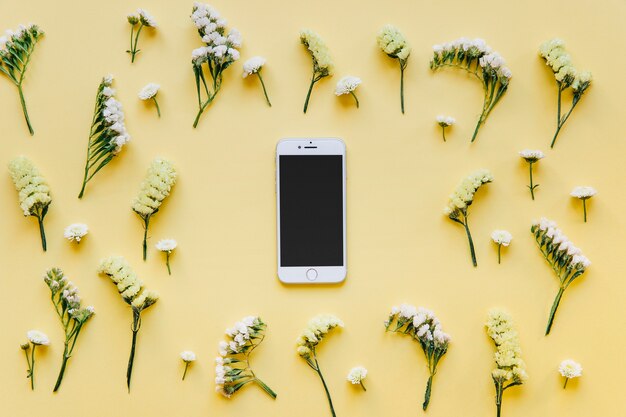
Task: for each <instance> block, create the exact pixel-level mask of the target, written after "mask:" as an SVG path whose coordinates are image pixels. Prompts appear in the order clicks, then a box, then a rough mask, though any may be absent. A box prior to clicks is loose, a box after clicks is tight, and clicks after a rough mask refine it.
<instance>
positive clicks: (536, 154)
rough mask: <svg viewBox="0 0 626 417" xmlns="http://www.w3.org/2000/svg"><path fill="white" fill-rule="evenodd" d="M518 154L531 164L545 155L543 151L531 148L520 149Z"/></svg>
mask: <svg viewBox="0 0 626 417" xmlns="http://www.w3.org/2000/svg"><path fill="white" fill-rule="evenodd" d="M519 156H521V157H522V158H524V159H525V160H526V162H530V163H531V164H533V163H535V162H537V161H538V160H540V159H543V158H544V157H545V155H544V154H543V152H541V151H539V150H531V149H524V150H523V151H520V153H519Z"/></svg>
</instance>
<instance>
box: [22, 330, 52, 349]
mask: <svg viewBox="0 0 626 417" xmlns="http://www.w3.org/2000/svg"><path fill="white" fill-rule="evenodd" d="M26 337H27V338H28V340H30V342H31V343H32V344H33V345H37V346H40V345H44V346H48V345H49V344H50V339H48V336H46V334H45V333H43V332H40V331H39V330H29V331H28V332H26Z"/></svg>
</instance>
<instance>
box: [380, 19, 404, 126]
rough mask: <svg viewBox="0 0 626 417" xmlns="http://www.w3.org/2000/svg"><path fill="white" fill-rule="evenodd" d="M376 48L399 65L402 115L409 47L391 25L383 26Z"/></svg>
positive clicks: (398, 31) (398, 30)
mask: <svg viewBox="0 0 626 417" xmlns="http://www.w3.org/2000/svg"><path fill="white" fill-rule="evenodd" d="M377 41H378V46H379V47H380V49H381V50H382V51H383V52H384V53H386V54H387V56H388V57H389V58H393V59H397V60H398V63H399V64H400V110H401V111H402V114H404V70H405V69H406V66H407V64H408V62H409V56H410V55H411V46H410V45H409V43H408V42H407V40H406V38H405V37H404V35H403V34H402V32H400V29H398V28H397V27H395V26H393V25H385V26H383V28H382V29H381V31H380V33H379V34H378V38H377Z"/></svg>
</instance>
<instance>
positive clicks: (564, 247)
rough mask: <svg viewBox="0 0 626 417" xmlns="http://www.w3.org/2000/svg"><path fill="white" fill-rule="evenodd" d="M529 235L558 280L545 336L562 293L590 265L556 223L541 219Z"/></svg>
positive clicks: (552, 321)
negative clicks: (532, 237)
mask: <svg viewBox="0 0 626 417" xmlns="http://www.w3.org/2000/svg"><path fill="white" fill-rule="evenodd" d="M530 231H531V233H532V234H533V236H534V237H535V241H536V242H537V246H538V247H539V250H540V251H541V254H542V255H543V257H544V258H545V260H546V262H548V264H549V265H550V266H551V267H552V270H553V271H554V273H555V274H556V277H557V279H558V280H559V292H558V293H557V295H556V297H555V299H554V302H553V303H552V308H551V309H550V316H549V318H548V325H547V326H546V335H548V334H549V333H550V329H551V328H552V324H553V323H554V317H555V315H556V311H557V309H558V307H559V303H560V302H561V298H562V297H563V293H564V292H565V290H566V289H567V287H569V286H570V284H571V283H572V282H574V280H575V279H576V278H578V277H580V276H581V275H582V274H584V273H585V271H586V270H587V268H588V267H589V266H590V265H591V262H590V261H589V259H587V257H586V256H584V255H583V254H582V251H581V250H580V249H579V248H577V247H576V246H574V244H573V243H572V242H571V241H570V240H569V239H568V238H567V236H565V235H564V234H563V232H562V231H561V230H560V229H559V228H557V226H556V223H555V222H553V221H551V220H548V219H546V218H545V217H544V218H542V219H541V220H540V221H538V222H534V223H533V225H532V226H531V228H530Z"/></svg>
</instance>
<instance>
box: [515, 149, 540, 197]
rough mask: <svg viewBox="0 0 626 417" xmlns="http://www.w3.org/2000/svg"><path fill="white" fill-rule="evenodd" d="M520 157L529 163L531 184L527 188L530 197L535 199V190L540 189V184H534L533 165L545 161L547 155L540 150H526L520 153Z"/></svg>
mask: <svg viewBox="0 0 626 417" xmlns="http://www.w3.org/2000/svg"><path fill="white" fill-rule="evenodd" d="M519 156H521V157H522V159H523V160H524V161H526V162H528V174H529V176H530V184H529V185H528V186H527V187H528V189H529V190H530V197H531V198H532V199H533V200H534V199H535V188H537V187H539V184H533V164H535V163H537V162H538V161H539V160H540V159H543V158H544V157H545V155H544V154H543V152H541V151H539V150H531V149H524V150H523V151H521V152H520V153H519Z"/></svg>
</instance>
